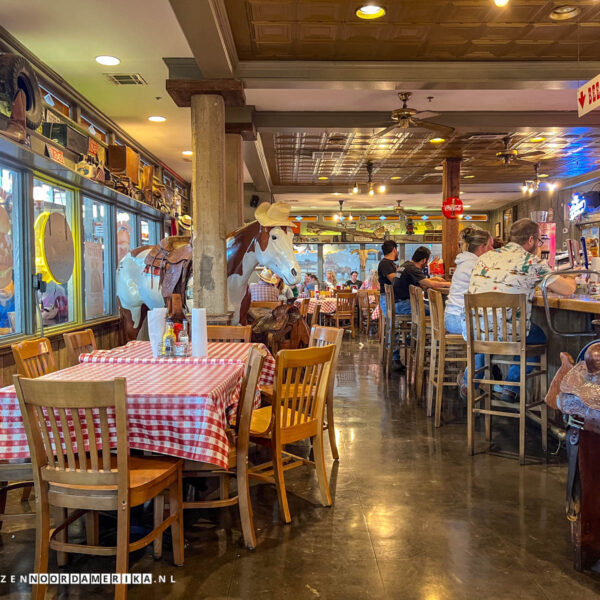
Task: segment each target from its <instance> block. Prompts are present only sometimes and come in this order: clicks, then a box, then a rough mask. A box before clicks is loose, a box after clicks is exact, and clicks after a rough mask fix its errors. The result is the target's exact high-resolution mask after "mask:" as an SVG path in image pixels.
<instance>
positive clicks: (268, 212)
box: [254, 202, 292, 227]
mask: <svg viewBox="0 0 600 600" xmlns="http://www.w3.org/2000/svg"><path fill="white" fill-rule="evenodd" d="M254 216H255V217H256V220H257V221H258V222H259V223H260V224H261V225H262V226H263V227H291V226H292V223H291V222H290V219H289V217H290V205H289V204H286V203H285V202H275V203H274V204H269V203H268V202H263V203H262V204H261V205H260V206H259V207H258V208H257V209H256V212H255V213H254Z"/></svg>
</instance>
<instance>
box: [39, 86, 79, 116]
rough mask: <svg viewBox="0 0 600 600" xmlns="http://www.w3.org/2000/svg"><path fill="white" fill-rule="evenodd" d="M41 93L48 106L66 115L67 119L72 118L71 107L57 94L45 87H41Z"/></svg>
mask: <svg viewBox="0 0 600 600" xmlns="http://www.w3.org/2000/svg"><path fill="white" fill-rule="evenodd" d="M40 91H41V92H42V97H43V98H44V100H45V102H46V104H48V105H50V106H53V107H54V108H55V109H56V110H57V111H59V112H60V113H62V114H63V115H65V117H70V116H71V107H70V106H69V103H68V102H65V101H64V100H61V99H60V98H59V97H58V96H57V95H56V94H55V93H53V92H51V91H49V90H48V89H47V88H45V87H44V86H41V85H40Z"/></svg>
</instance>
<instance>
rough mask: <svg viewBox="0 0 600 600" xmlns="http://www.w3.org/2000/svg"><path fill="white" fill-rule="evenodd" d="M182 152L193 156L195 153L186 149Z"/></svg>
mask: <svg viewBox="0 0 600 600" xmlns="http://www.w3.org/2000/svg"><path fill="white" fill-rule="evenodd" d="M181 154H183V155H184V156H192V154H194V153H193V152H192V151H191V150H184V151H183V152H182V153H181Z"/></svg>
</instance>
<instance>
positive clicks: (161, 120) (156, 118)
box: [148, 116, 167, 123]
mask: <svg viewBox="0 0 600 600" xmlns="http://www.w3.org/2000/svg"><path fill="white" fill-rule="evenodd" d="M166 120H167V118H166V117H159V116H154V117H148V121H152V122H153V123H164V121H166Z"/></svg>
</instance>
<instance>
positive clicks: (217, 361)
mask: <svg viewBox="0 0 600 600" xmlns="http://www.w3.org/2000/svg"><path fill="white" fill-rule="evenodd" d="M252 346H258V347H260V348H262V349H263V350H264V351H265V352H266V353H267V357H266V359H265V362H264V364H263V369H262V371H261V374H260V377H259V380H258V383H259V384H260V385H272V384H273V379H274V377H275V359H274V358H273V355H272V354H271V353H270V352H269V351H268V350H267V347H266V346H265V345H264V344H252V343H240V342H209V343H208V355H207V356H202V357H194V356H187V357H181V358H179V357H177V358H163V357H158V358H156V357H154V356H153V355H152V347H151V346H150V342H141V341H137V340H135V341H132V342H129V343H127V344H125V346H119V347H117V348H112V350H95V351H94V352H90V353H87V354H80V355H79V362H80V363H112V364H125V365H126V364H153V365H155V364H177V365H180V364H184V365H238V364H244V363H245V362H246V359H247V358H248V353H249V352H250V348H252Z"/></svg>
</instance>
